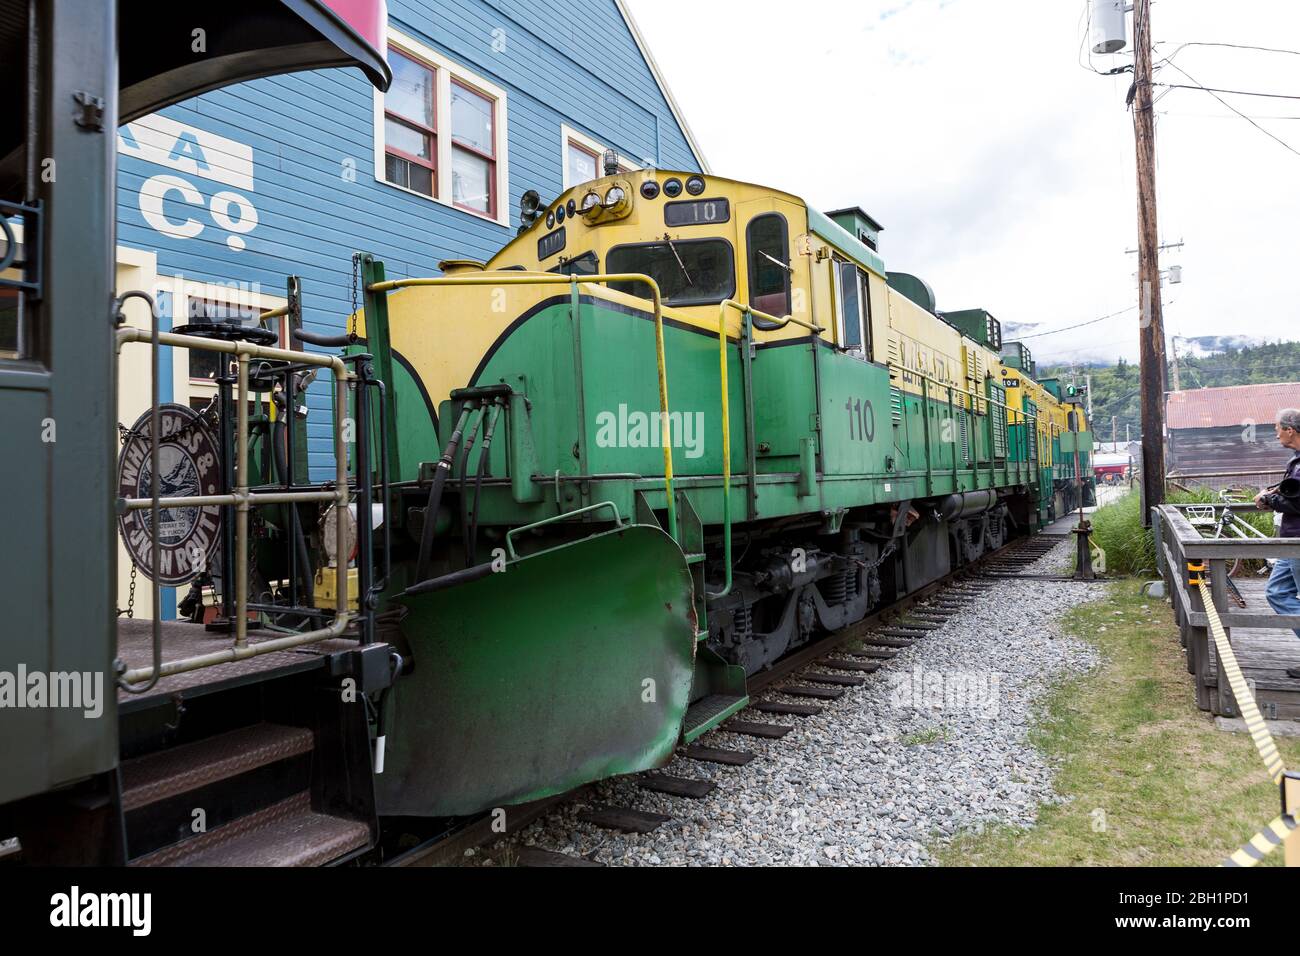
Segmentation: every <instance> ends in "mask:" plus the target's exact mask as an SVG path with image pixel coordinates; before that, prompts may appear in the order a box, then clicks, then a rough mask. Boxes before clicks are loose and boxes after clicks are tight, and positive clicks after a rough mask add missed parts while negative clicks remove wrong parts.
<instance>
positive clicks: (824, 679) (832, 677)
mask: <svg viewBox="0 0 1300 956" xmlns="http://www.w3.org/2000/svg"><path fill="white" fill-rule="evenodd" d="M803 679H804V680H807V681H812V682H813V683H814V684H834V685H835V686H836V687H861V686H862V685H863V684H865V683H866V682H867V679H866V678H865V677H850V676H848V675H846V674H827V673H826V672H824V671H812V672H810V673H806V674H804V675H803Z"/></svg>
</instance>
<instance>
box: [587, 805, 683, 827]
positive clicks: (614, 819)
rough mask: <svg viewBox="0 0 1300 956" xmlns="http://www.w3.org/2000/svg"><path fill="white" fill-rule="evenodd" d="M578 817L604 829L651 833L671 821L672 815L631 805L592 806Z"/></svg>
mask: <svg viewBox="0 0 1300 956" xmlns="http://www.w3.org/2000/svg"><path fill="white" fill-rule="evenodd" d="M578 819H579V820H581V821H582V822H583V823H590V824H592V825H594V826H598V827H600V828H601V829H604V830H618V831H619V832H621V833H651V832H653V831H654V830H657V829H659V827H661V826H663V825H664V824H665V823H667V822H668V821H670V820H671V819H672V817H669V816H665V815H664V814H662V813H650V812H648V811H646V810H633V809H632V808H631V807H592V808H591V809H590V810H583V811H582V812H581V813H579V814H578Z"/></svg>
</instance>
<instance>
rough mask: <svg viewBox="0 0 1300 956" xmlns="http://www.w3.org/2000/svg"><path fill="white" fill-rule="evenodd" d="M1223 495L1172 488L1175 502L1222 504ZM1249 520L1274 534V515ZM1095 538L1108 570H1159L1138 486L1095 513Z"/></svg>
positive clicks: (1262, 514)
mask: <svg viewBox="0 0 1300 956" xmlns="http://www.w3.org/2000/svg"><path fill="white" fill-rule="evenodd" d="M1218 501H1219V496H1218V494H1217V493H1215V492H1213V491H1209V490H1207V489H1197V490H1196V491H1173V490H1171V491H1170V494H1169V498H1168V503H1169V504H1171V505H1187V504H1209V503H1211V502H1214V503H1218ZM1244 517H1245V518H1246V520H1247V521H1248V522H1250V523H1251V524H1252V525H1254V526H1255V527H1256V528H1258V529H1259V530H1260V531H1263V532H1264V533H1265V534H1268V535H1271V534H1273V533H1274V532H1273V516H1272V514H1271V513H1270V512H1260V513H1259V514H1250V515H1245V516H1244ZM1092 538H1093V541H1094V542H1096V544H1098V545H1099V546H1100V547H1101V548H1102V549H1103V550H1104V551H1105V552H1106V572H1107V573H1108V574H1116V575H1135V576H1136V575H1154V574H1155V573H1156V544H1155V536H1154V534H1153V533H1152V531H1151V529H1150V528H1144V527H1142V496H1141V494H1139V492H1138V489H1136V488H1135V489H1134V490H1133V491H1132V492H1130V493H1129V494H1127V495H1125V496H1124V497H1123V498H1120V499H1119V500H1118V501H1114V502H1112V503H1110V504H1108V505H1106V506H1105V507H1102V508H1098V509H1097V511H1096V512H1095V513H1094V514H1093V515H1092Z"/></svg>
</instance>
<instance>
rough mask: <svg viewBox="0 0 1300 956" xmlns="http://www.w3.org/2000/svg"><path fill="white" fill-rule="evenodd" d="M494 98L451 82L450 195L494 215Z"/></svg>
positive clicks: (469, 207) (460, 201) (476, 210)
mask: <svg viewBox="0 0 1300 956" xmlns="http://www.w3.org/2000/svg"><path fill="white" fill-rule="evenodd" d="M495 128H496V101H495V100H493V99H491V98H490V97H487V96H484V95H483V94H482V93H479V92H478V91H477V90H472V89H470V88H469V87H468V86H465V85H464V84H463V83H460V82H459V81H452V84H451V142H452V150H451V195H452V201H453V202H454V203H455V204H456V205H457V206H463V207H465V208H466V209H472V210H474V211H475V212H481V213H486V214H487V215H489V216H495V215H496V190H495V184H496V178H497V177H496V132H495Z"/></svg>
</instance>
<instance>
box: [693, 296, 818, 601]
mask: <svg viewBox="0 0 1300 956" xmlns="http://www.w3.org/2000/svg"><path fill="white" fill-rule="evenodd" d="M728 309H735V310H736V311H737V312H739V313H741V314H742V315H743V314H746V313H747V314H749V315H750V316H758V318H760V319H763V320H764V321H765V322H774V323H776V324H778V325H785V324H786V323H787V322H793V323H795V324H796V325H802V326H803V327H804V328H806V329H810V330H812V331H814V332H817V333H818V334H820V332H821V329H820V328H819V327H818V326H815V325H809V324H808V323H806V322H801V321H800V320H799V319H796V318H794V317H793V316H789V315H787V316H786V317H785V318H783V319H778V318H777V317H776V316H774V315H768V314H767V313H766V312H760V311H758V310H757V309H751V308H750V307H749V306H747V305H744V304H743V303H740V302H737V301H736V300H735V299H723V300H722V302H721V303H719V304H718V379H719V381H720V382H721V384H722V527H723V530H722V553H723V561H722V563H723V566H724V568H725V574H726V578H725V583H724V585H723V588H722V590H721V591H718V592H716V593H714V592H710V593H709V597H710V598H711V599H714V600H716V599H718V598H723V597H726V596H727V595H728V594H730V593H731V404H730V402H729V401H728V400H727V398H728V396H727V391H728V386H727V310H728ZM741 347H742V348H743V347H744V342H743V341H742V342H741Z"/></svg>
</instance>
